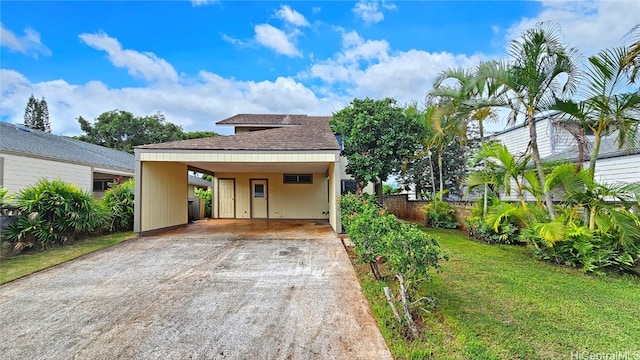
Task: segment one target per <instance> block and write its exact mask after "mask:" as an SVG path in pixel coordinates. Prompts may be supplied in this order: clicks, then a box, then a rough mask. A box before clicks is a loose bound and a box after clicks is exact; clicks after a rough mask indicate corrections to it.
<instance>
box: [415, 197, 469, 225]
mask: <svg viewBox="0 0 640 360" xmlns="http://www.w3.org/2000/svg"><path fill="white" fill-rule="evenodd" d="M422 210H423V211H424V213H425V226H427V227H432V228H443V229H457V228H458V227H459V226H460V223H459V222H458V220H457V219H456V215H455V210H454V209H453V207H452V206H451V205H449V204H448V203H446V202H444V201H440V200H434V201H432V202H431V203H429V204H427V205H425V206H423V207H422Z"/></svg>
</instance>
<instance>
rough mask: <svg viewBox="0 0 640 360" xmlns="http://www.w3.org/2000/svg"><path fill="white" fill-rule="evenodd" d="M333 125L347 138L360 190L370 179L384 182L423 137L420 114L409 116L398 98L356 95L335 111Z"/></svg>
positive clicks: (344, 153) (346, 153)
mask: <svg viewBox="0 0 640 360" xmlns="http://www.w3.org/2000/svg"><path fill="white" fill-rule="evenodd" d="M331 128H332V130H333V132H334V133H336V134H338V135H339V136H340V137H341V138H342V141H343V150H342V151H341V155H342V156H345V157H346V158H347V161H348V164H347V169H346V170H347V173H348V174H350V175H352V176H353V177H354V179H355V181H356V194H358V195H359V194H361V193H362V189H363V188H364V187H365V186H366V184H367V183H369V182H382V181H385V180H387V178H388V176H389V175H390V174H392V173H393V172H394V171H398V170H399V169H400V168H401V165H402V162H403V160H404V159H406V158H408V157H410V156H411V155H413V154H414V153H415V151H416V148H417V146H418V144H419V141H420V140H421V139H422V137H423V133H424V126H423V124H422V123H421V122H420V121H419V119H418V118H416V117H413V116H407V115H406V114H405V112H404V110H403V109H402V108H401V107H399V106H398V105H397V103H396V101H395V100H393V99H390V98H386V99H383V100H372V99H369V98H366V99H364V100H360V99H354V100H353V101H352V102H351V104H350V105H349V106H347V107H345V108H344V109H342V110H340V111H338V112H337V113H334V114H333V118H332V119H331Z"/></svg>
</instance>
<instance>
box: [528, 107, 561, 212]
mask: <svg viewBox="0 0 640 360" xmlns="http://www.w3.org/2000/svg"><path fill="white" fill-rule="evenodd" d="M527 118H528V119H527V121H528V125H529V147H530V148H531V155H532V156H533V163H534V164H535V167H536V173H537V175H538V181H540V187H541V188H542V189H544V183H545V175H544V169H543V168H542V159H540V151H539V150H538V134H537V132H536V122H535V119H534V118H533V114H528V115H527ZM542 193H543V195H544V201H545V205H546V208H547V212H548V213H549V218H550V219H551V220H555V219H556V212H555V211H554V209H553V199H551V192H550V191H548V190H543V191H542Z"/></svg>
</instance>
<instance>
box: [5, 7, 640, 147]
mask: <svg viewBox="0 0 640 360" xmlns="http://www.w3.org/2000/svg"><path fill="white" fill-rule="evenodd" d="M0 20H1V22H2V29H1V31H2V32H1V34H0V43H1V45H2V46H1V50H0V51H1V53H0V56H1V57H0V61H1V70H0V76H1V77H0V81H1V82H0V84H1V87H2V89H1V90H2V91H1V97H0V120H2V121H10V122H22V117H23V114H24V107H25V105H26V103H27V99H28V97H29V96H30V95H31V94H34V95H35V96H36V97H38V98H40V97H43V96H44V97H45V99H46V100H47V103H48V105H49V111H50V116H51V122H52V126H53V131H54V132H55V133H57V134H64V135H76V134H78V133H80V129H79V126H78V123H77V121H76V120H75V119H76V118H77V117H78V116H83V117H84V118H87V119H95V118H96V117H97V116H98V115H99V114H100V113H102V112H105V111H109V110H113V109H122V110H127V111H131V112H133V113H134V114H135V115H140V116H141V115H148V114H153V113H155V112H157V111H162V112H163V113H164V114H165V116H166V118H167V120H169V121H171V122H173V123H176V124H179V125H182V126H183V127H184V129H185V130H189V131H193V130H215V131H219V132H222V133H229V131H230V130H231V129H226V128H218V127H215V126H214V123H215V122H216V121H219V120H222V119H224V118H226V117H229V116H232V115H234V114H237V113H306V114H310V115H330V114H331V113H332V112H334V111H337V110H339V109H341V108H342V107H344V106H345V105H346V104H348V103H349V101H350V100H351V99H353V98H354V97H359V98H361V97H365V96H368V97H371V98H380V97H387V96H389V97H393V98H396V99H397V100H398V101H399V102H400V103H408V102H410V101H418V102H420V101H422V100H423V99H424V96H425V94H426V92H427V91H428V90H429V89H430V88H431V86H432V83H433V80H434V79H435V77H436V76H437V75H438V74H439V73H440V72H441V71H443V70H445V69H446V68H449V67H456V66H465V67H469V66H473V65H474V64H476V63H478V62H479V61H481V60H485V59H491V58H496V57H502V56H504V55H503V54H504V53H505V50H506V46H507V45H508V43H509V41H510V40H511V39H513V38H514V37H516V36H518V34H520V33H521V32H522V30H524V29H527V28H529V27H531V26H532V25H533V24H535V23H536V22H537V21H540V20H555V21H557V22H558V23H559V25H560V26H561V28H562V30H563V34H564V36H565V39H566V42H567V43H569V44H571V45H573V46H576V47H577V48H578V49H579V50H581V51H582V52H583V53H584V54H585V55H591V54H593V53H595V52H597V51H598V50H600V49H603V48H605V47H610V46H617V45H621V44H623V43H624V41H625V38H624V36H625V34H626V33H627V32H628V31H629V30H630V29H631V28H632V27H633V26H634V25H635V24H638V23H640V2H638V1H624V0H606V1H603V0H600V1H597V0H592V1H560V0H554V1H276V2H271V1H224V0H221V1H203V0H199V1H157V2H154V1H118V2H113V1H108V2H93V1H82V2H73V1H46V2H32V1H3V2H2V3H0ZM495 126H496V129H499V127H500V125H495Z"/></svg>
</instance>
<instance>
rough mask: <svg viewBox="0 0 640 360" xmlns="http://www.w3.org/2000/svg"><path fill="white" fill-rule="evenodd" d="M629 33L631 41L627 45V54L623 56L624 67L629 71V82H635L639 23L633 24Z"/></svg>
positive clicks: (639, 67)
mask: <svg viewBox="0 0 640 360" xmlns="http://www.w3.org/2000/svg"><path fill="white" fill-rule="evenodd" d="M629 34H630V35H632V36H633V42H632V43H631V44H630V45H629V48H628V52H627V56H626V57H625V58H624V64H625V66H624V68H625V70H630V71H631V74H630V82H635V78H636V76H637V75H638V71H639V70H640V24H638V25H636V26H634V27H633V28H632V29H631V30H630V31H629Z"/></svg>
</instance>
